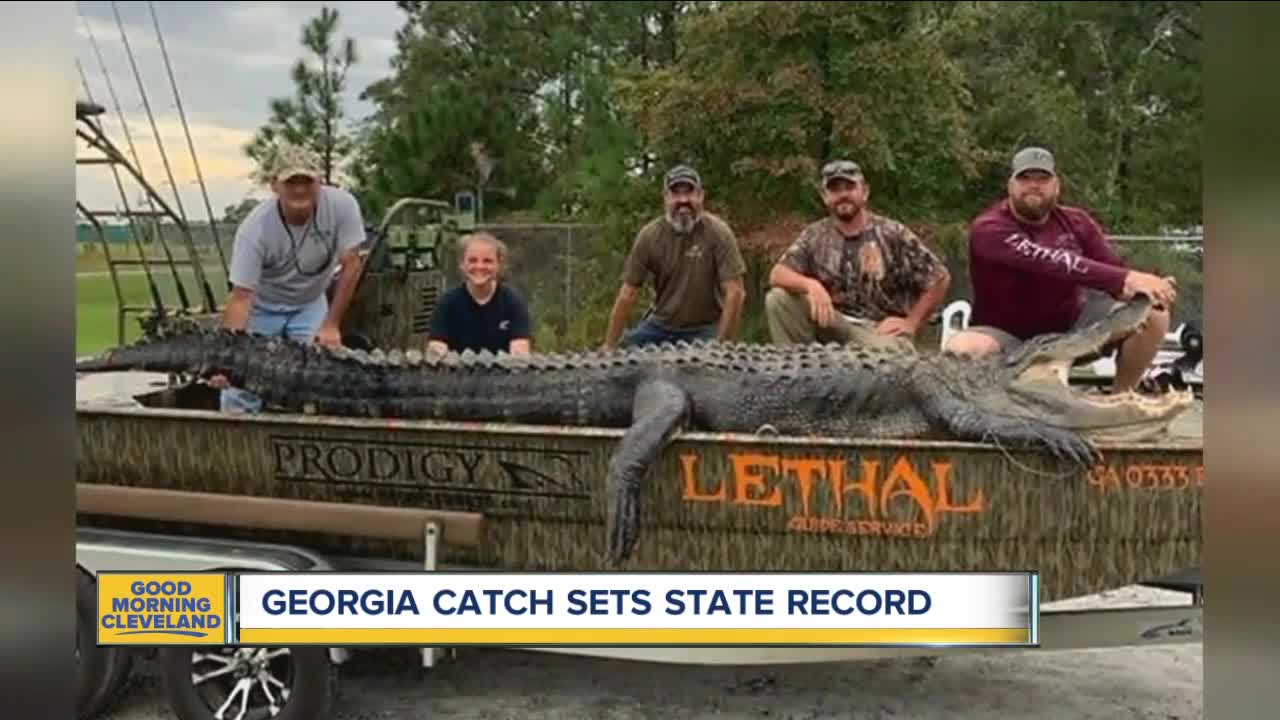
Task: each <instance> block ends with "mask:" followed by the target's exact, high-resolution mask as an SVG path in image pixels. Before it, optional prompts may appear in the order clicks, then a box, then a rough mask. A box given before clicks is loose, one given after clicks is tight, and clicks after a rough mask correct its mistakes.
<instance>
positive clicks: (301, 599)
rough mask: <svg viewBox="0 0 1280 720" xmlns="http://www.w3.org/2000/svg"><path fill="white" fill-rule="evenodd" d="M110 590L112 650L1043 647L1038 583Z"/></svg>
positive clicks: (660, 578) (478, 579)
mask: <svg viewBox="0 0 1280 720" xmlns="http://www.w3.org/2000/svg"><path fill="white" fill-rule="evenodd" d="M103 579H105V580H106V582H105V583H103V582H102V580H103ZM99 592H100V600H99V608H100V612H101V617H100V619H99V628H98V630H99V632H98V637H99V641H100V644H103V645H108V644H115V645H122V644H139V645H164V644H189V643H191V644H198V643H203V644H228V645H249V646H280V645H415V646H466V645H499V646H542V647H552V646H606V647H619V646H735V645H739V646H755V647H759V646H771V645H772V646H815V647H817V646H826V647H831V646H846V647H855V646H861V647H873V646H894V647H909V646H928V647H947V646H967V647H1036V646H1038V645H1039V602H1038V599H1039V578H1038V576H1037V575H1035V574H1034V573H910V574H887V573H833V574H819V573H670V574H661V573H643V572H638V573H521V572H511V573H482V572H422V573H350V574H347V573H324V572H304V573H283V572H265V573H258V572H254V573H238V574H231V575H227V576H225V578H224V577H223V576H221V575H160V574H155V575H108V574H104V575H102V576H100V590H99Z"/></svg>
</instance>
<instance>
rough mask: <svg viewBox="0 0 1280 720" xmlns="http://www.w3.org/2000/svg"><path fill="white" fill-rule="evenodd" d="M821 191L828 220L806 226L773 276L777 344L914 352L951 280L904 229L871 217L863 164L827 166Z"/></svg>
mask: <svg viewBox="0 0 1280 720" xmlns="http://www.w3.org/2000/svg"><path fill="white" fill-rule="evenodd" d="M821 185H822V187H821V194H822V200H823V203H824V204H825V205H826V207H827V210H828V216H827V217H825V218H823V219H822V220H819V221H817V222H814V223H811V224H810V225H808V226H806V227H805V228H804V230H802V231H801V233H800V236H799V237H798V238H797V239H796V241H795V242H794V243H792V245H791V247H789V248H787V250H786V251H785V252H784V253H783V254H782V257H780V258H779V259H778V262H777V264H775V265H774V267H773V270H772V272H771V273H770V274H769V284H770V285H771V286H772V287H771V289H770V290H769V293H768V295H766V296H765V313H766V316H767V317H768V321H769V333H770V335H771V336H772V338H773V342H775V343H779V344H786V343H805V342H814V341H815V340H816V341H820V342H830V341H835V342H840V343H854V344H861V345H891V344H901V345H903V346H906V347H913V346H914V345H913V340H914V338H915V335H916V332H917V331H918V330H919V329H920V327H921V326H922V325H923V324H924V323H925V321H926V320H927V319H928V317H929V316H930V315H931V314H932V313H933V312H934V311H935V310H936V309H937V308H938V306H939V305H941V304H942V301H943V299H944V297H945V296H946V293H947V288H948V286H949V285H950V283H951V274H950V272H949V271H948V270H947V268H946V266H945V265H944V264H943V262H942V260H941V259H940V258H939V257H938V256H937V255H936V254H934V253H933V252H932V251H930V250H929V248H928V247H926V246H925V245H924V243H923V242H921V240H920V238H919V237H917V236H916V234H915V233H913V232H912V231H911V230H910V229H909V228H908V227H907V226H906V225H904V224H902V223H901V222H898V221H897V220H893V219H890V218H887V217H884V216H882V215H878V214H876V213H874V212H872V211H870V210H869V209H867V197H868V193H869V190H870V188H869V187H868V185H867V181H866V177H865V176H864V175H863V173H862V169H861V168H860V167H859V166H858V164H857V163H855V162H852V161H849V160H835V161H832V162H830V163H828V164H827V165H825V166H824V167H823V168H822V174H821Z"/></svg>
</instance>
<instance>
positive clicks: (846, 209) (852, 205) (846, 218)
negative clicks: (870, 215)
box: [831, 200, 862, 222]
mask: <svg viewBox="0 0 1280 720" xmlns="http://www.w3.org/2000/svg"><path fill="white" fill-rule="evenodd" d="M861 211H862V206H861V205H859V204H858V203H856V202H853V201H852V200H842V201H840V202H838V203H836V204H834V205H832V206H831V213H832V214H833V215H835V216H836V217H837V218H838V219H839V220H840V221H841V222H852V221H853V219H854V218H856V217H858V213H859V212H861Z"/></svg>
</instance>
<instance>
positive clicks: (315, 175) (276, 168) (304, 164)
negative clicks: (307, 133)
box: [271, 143, 320, 180]
mask: <svg viewBox="0 0 1280 720" xmlns="http://www.w3.org/2000/svg"><path fill="white" fill-rule="evenodd" d="M299 175H305V176H307V177H309V178H312V179H314V180H319V179H320V158H319V157H318V156H317V155H316V154H315V153H314V152H313V151H311V150H310V149H309V148H306V147H303V146H301V145H294V144H292V143H281V144H280V146H279V147H278V148H277V149H276V154H275V159H274V162H273V163H272V166H271V179H272V180H285V179H287V178H291V177H297V176H299Z"/></svg>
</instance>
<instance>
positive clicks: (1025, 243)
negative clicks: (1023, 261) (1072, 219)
mask: <svg viewBox="0 0 1280 720" xmlns="http://www.w3.org/2000/svg"><path fill="white" fill-rule="evenodd" d="M1004 242H1005V244H1006V245H1008V246H1010V247H1012V248H1013V249H1014V250H1015V251H1017V252H1018V253H1019V254H1021V255H1022V256H1023V257H1029V258H1033V259H1035V260H1040V261H1042V262H1048V263H1053V264H1055V265H1062V266H1063V267H1065V268H1066V269H1067V272H1073V273H1076V274H1079V275H1087V274H1089V268H1088V266H1087V265H1085V264H1084V260H1083V258H1081V257H1080V256H1079V255H1077V254H1075V253H1073V252H1071V251H1070V250H1066V249H1063V248H1056V249H1054V248H1047V247H1045V246H1043V245H1038V244H1036V243H1034V242H1032V241H1031V238H1029V237H1027V236H1026V235H1023V234H1022V233H1014V234H1012V235H1010V236H1009V237H1007V238H1005V239H1004Z"/></svg>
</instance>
